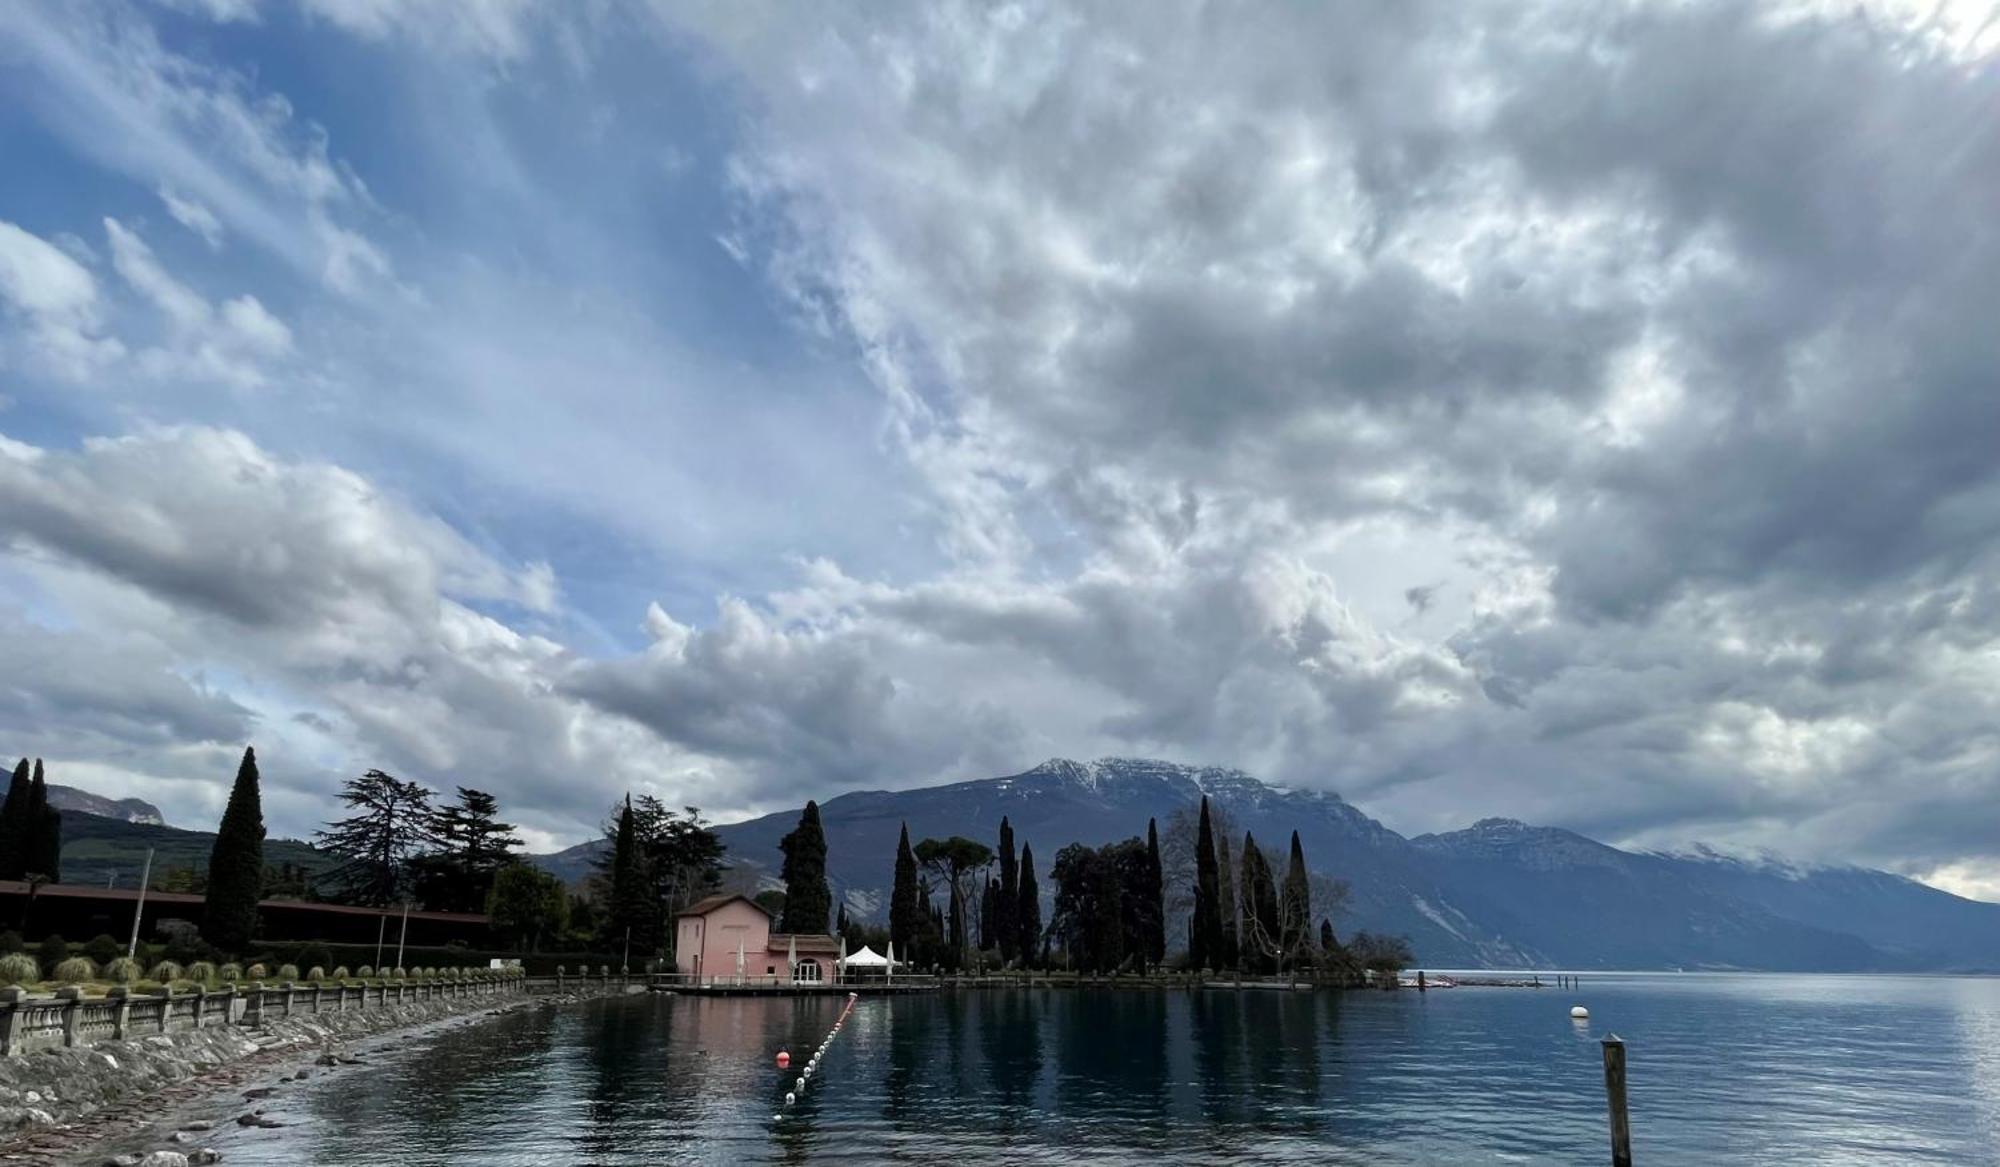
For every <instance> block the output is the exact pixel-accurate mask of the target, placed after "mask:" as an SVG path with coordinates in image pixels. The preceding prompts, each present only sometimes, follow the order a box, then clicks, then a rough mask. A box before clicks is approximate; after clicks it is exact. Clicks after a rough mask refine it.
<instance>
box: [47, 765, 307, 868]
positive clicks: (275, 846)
mask: <svg viewBox="0 0 2000 1167" xmlns="http://www.w3.org/2000/svg"><path fill="white" fill-rule="evenodd" d="M51 789H53V788H51ZM62 838H63V848H62V863H63V870H62V875H63V882H64V883H87V884H94V885H96V886H98V887H103V886H104V885H105V883H106V882H107V881H109V880H112V879H116V880H117V885H118V886H119V887H137V886H139V871H140V869H141V868H142V867H143V866H144V865H145V862H146V848H148V847H151V848H153V849H154V855H153V874H154V876H155V877H157V876H158V875H159V874H160V873H161V872H163V871H169V870H172V869H173V868H176V867H197V868H204V869H205V868H207V866H208V853H209V851H210V849H211V848H213V847H214V846H215V834H214V832H212V831H184V830H181V829H180V828H178V827H165V826H160V825H158V824H156V823H135V822H125V821H123V820H121V819H115V818H106V817H104V816H102V815H95V814H87V813H84V812H82V811H65V812H64V813H63V816H62ZM264 862H265V863H267V864H269V865H271V866H273V867H276V866H278V865H279V864H283V863H293V864H297V865H299V866H302V867H304V868H305V869H306V870H307V871H322V870H325V869H326V868H328V867H330V866H332V859H331V857H329V856H328V855H326V854H325V853H324V852H322V851H318V850H316V849H314V848H313V847H312V846H311V845H310V844H307V843H302V842H300V841H298V840H296V839H266V840H264Z"/></svg>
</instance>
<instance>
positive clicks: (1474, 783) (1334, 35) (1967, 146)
mask: <svg viewBox="0 0 2000 1167" xmlns="http://www.w3.org/2000/svg"><path fill="white" fill-rule="evenodd" d="M1996 192H2000V17H1996V15H1995V12H1994V10H1993V9H1992V8H1991V6H1990V5H1988V4H1986V3H1974V2H1967V0H1944V2H1943V3H1937V2H1935V0H1921V2H1917V0H1863V2H1862V3H1859V4H1856V3H1853V2H1852V0H1840V2H1838V3H1834V2H1827V3H1817V2H1807V0H1771V2H1768V3H1763V4H1746V3H1742V2H1740V0H1674V2H1669V0H1660V2H1658V3H1623V2H1619V0H1595V2H1592V3H1578V2H1575V0H1522V2H1515V0H1508V2H1505V3H1500V2H1492V3H1485V2H1473V3H1466V2H1464V0H1398V2H1397V3H1394V4H1382V3H1363V2H1349V3H1328V4H1300V5H1286V4H1268V3H1259V4H1235V3H1224V2H1193V0H1164V2H1162V3H1157V4H1146V5H1132V4H1102V5H1099V4H1042V3H1008V4H999V3H995V4H976V3H956V2H950V0H945V2H938V3H924V4H907V5H906V4H901V3H894V2H890V0H884V2H882V3H871V4H866V5H827V4H780V3H770V2H765V0H720V2H715V3H703V2H699V0H689V2H684V3H664V2H662V3H657V4H647V3H639V2H626V0H457V2H454V3H432V2H425V0H301V2H299V3H280V2H278V0H175V2H171V3H141V2H138V0H133V2H129V3H124V2H116V0H48V2H45V3H44V2H37V0H26V2H23V3H9V4H4V5H0V662H4V669H0V753H5V754H7V755H8V756H9V757H13V756H18V755H22V754H26V755H30V756H39V757H43V758H45V759H47V765H48V768H49V774H50V777H51V780H52V781H59V782H65V783H68V784H70V785H75V786H81V787H84V788H86V789H89V790H93V791H95V792H98V793H101V794H106V795H113V796H136V797H141V798H145V799H148V800H150V801H152V802H154V803H156V804H158V805H159V806H160V807H161V808H162V809H163V810H164V811H165V812H166V815H167V818H168V821H170V822H174V823H177V824H183V825H191V826H202V827H206V826H208V825H209V823H210V822H211V821H212V820H213V819H214V818H215V817H216V816H218V815H219V813H220V810H221V807H222V802H223V800H224V798H225V796H226V793H227V785H228V782H229V780H230V779H231V777H232V776H233V774H234V770H235V765H236V761H237V758H238V757H239V756H240V754H241V752H242V750H243V748H244V746H245V745H246V744H254V745H255V747H256V749H257V753H258V758H259V761H260V766H261V770H262V774H263V777H264V794H265V813H266V817H267V820H268V821H269V824H270V827H271V829H272V831H273V832H274V833H277V834H290V835H298V834H303V833H306V832H309V831H311V830H312V829H313V828H314V827H315V826H317V825H319V824H321V823H322V822H324V821H325V820H326V819H327V818H329V817H331V816H332V814H333V812H334V804H333V801H332V795H333V793H334V791H335V790H336V789H337V787H338V785H339V783H340V782H341V781H342V780H343V779H345V778H348V777H352V776H354V775H357V774H359V773H360V772H361V771H363V770H365V769H368V768H371V767H379V768H382V769H385V770H389V771H391V772H393V773H396V774H397V775H399V776H401V777H405V778H414V779H418V780H421V781H423V782H425V783H427V784H429V785H431V786H433V787H435V788H437V789H440V790H447V791H448V790H450V789H451V788H452V787H454V786H459V785H463V786H471V787H475V788H479V789H484V790H489V791H492V792H493V793H495V794H496V795H498V796H499V798H500V800H501V802H502V805H503V807H504V808H505V809H506V811H507V812H508V814H509V816H510V817H512V818H513V819H515V820H516V821H518V822H519V823H521V824H522V825H523V827H524V828H525V832H524V833H525V834H526V835H527V836H528V838H529V840H530V841H531V842H532V843H533V844H535V845H536V846H537V847H553V846H557V845H562V844H567V843H571V842H576V841H579V840H581V839H583V838H584V837H586V836H588V835H590V834H592V833H594V831H595V830H596V829H597V827H598V824H599V823H600V822H601V821H602V820H603V818H604V817H605V814H606V812H607V810H608V808H609V807H610V806H611V804H612V803H613V802H614V800H616V799H617V798H618V797H620V796H621V795H622V794H623V793H624V792H626V791H628V790H630V791H635V792H647V793H654V794H657V795H659V796H661V797H662V798H665V799H667V800H668V801H669V802H670V803H673V804H676V805H682V804H685V805H695V806H699V807H701V808H702V809H703V811H704V812H705V813H706V814H708V815H709V816H710V817H711V818H714V819H718V820H729V819H733V818H740V817H743V816H746V815H749V814H753V813H762V812H766V811H770V810H776V809H781V808H784V807H788V806H796V805H798V804H799V803H801V802H802V801H803V800H804V799H806V798H808V797H819V798H825V797H828V796H831V795H833V794H837V793H839V792H842V791H844V790H849V789H856V788H867V789H896V788H906V787H915V786H922V785H929V784H933V783H937V782H942V781H948V780H959V779H965V778H977V777H987V776H992V775H998V774H1007V773H1013V772H1017V771H1019V770H1022V769H1025V768H1027V767H1029V766H1032V765H1034V764H1036V763H1037V762H1040V761H1042V760H1043V759H1045V758H1048V757H1052V756H1065V757H1075V758H1091V757H1098V756H1105V755H1133V756H1147V757H1161V758H1168V759H1174V760H1179V761H1186V762H1196V763H1212V764H1224V765H1233V766H1237V767H1240V768H1242V769H1245V770H1247V771H1249V772H1251V773H1253V774H1256V775H1258V776H1260V777H1262V778H1265V779H1266V780H1269V781H1272V782H1276V783H1281V784H1284V785H1288V786H1293V787H1303V788H1316V789H1329V790H1335V791H1338V792H1340V793H1341V794H1343V795H1344V796H1346V797H1347V798H1348V799H1349V800H1351V801H1353V802H1354V803H1355V804H1357V805H1358V806H1360V807H1361V808H1362V809H1364V810H1366V811H1367V812H1368V813H1370V814H1372V815H1375V816H1376V817H1378V818H1380V819H1382V820H1383V821H1384V822H1386V823H1387V824H1388V825H1390V826H1392V827H1394V828H1396V829H1398V830H1401V831H1404V832H1406V833H1416V832H1421V831H1428V830H1448V829H1453V828H1456V827H1460V826H1463V825H1466V824H1468V823H1470V822H1472V821H1473V820H1475V819H1478V818H1481V817H1485V816H1489V815H1503V816H1508V817H1514V818H1520V819H1525V820H1528V821H1531V822H1537V823H1546V824H1551V825H1559V826H1566V827H1570V828H1573V829H1576V830H1580V831H1583V832H1585V833H1587V834H1590V835H1592V836H1594V837H1597V838H1601V839H1604V840H1606V841H1608V842H1612V843H1616V844H1620V845H1626V846H1636V847H1657V848H1677V847H1684V846H1688V845H1691V844H1693V843H1695V842H1697V841H1699V842H1705V843H1708V844H1711V845H1713V846H1715V847H1717V848H1719V849H1723V850H1730V851H1735V852H1740V853H1761V852H1771V853H1776V854H1780V855H1784V856H1789V857H1792V858H1796V859H1801V860H1808V861H1818V862H1854V863H1863V864H1867V865H1871V866H1880V867H1884V868H1888V869H1890V870H1894V871H1898V872H1902V873H1905V874H1908V875H1911V876H1913V877H1916V878H1921V879H1924V880H1927V881H1929V882H1932V883H1934V884H1936V885H1938V886H1942V887H1946V888H1950V889H1952V890H1957V891H1961V892H1964V893H1967V894H1973V895H1979V896H1984V897H1988V898H2000V570H1996V569H2000V327H1996V326H1995V324H1994V316H1993V305H1995V304H1996V303H2000V193H1996Z"/></svg>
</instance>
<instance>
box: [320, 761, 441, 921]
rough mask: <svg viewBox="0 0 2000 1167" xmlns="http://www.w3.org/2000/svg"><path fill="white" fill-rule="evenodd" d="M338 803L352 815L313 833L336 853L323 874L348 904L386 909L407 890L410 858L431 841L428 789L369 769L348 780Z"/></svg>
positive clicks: (419, 784)
mask: <svg viewBox="0 0 2000 1167" xmlns="http://www.w3.org/2000/svg"><path fill="white" fill-rule="evenodd" d="M340 801H342V802H343V803H346V804H347V806H348V808H349V809H351V810H354V811H355V812H357V813H355V814H353V815H351V816H349V817H347V818H344V819H341V820H340V821H339V822H333V823H328V824H327V829H326V830H323V831H316V832H314V837H315V838H316V839H317V841H318V842H319V845H320V846H321V847H324V848H325V849H326V850H328V851H331V852H333V853H334V854H335V855H337V856H339V857H340V860H341V862H340V865H339V866H338V867H335V868H334V869H333V870H332V871H330V872H328V873H327V875H326V878H327V879H328V880H329V881H331V882H332V883H334V884H336V885H337V886H338V887H339V888H340V891H341V894H342V895H343V896H344V897H345V898H346V899H347V901H348V902H350V903H356V904H366V905H369V906H371V907H387V906H389V905H390V904H393V903H395V902H397V901H398V900H399V899H401V898H402V896H403V895H404V894H405V892H406V891H407V890H408V888H409V866H410V860H412V859H413V858H415V857H416V856H417V854H418V853H419V852H420V851H421V850H422V849H423V848H424V847H426V846H428V845H429V844H430V843H431V842H432V835H431V822H432V818H433V816H432V813H431V792H430V791H429V790H427V789H425V787H424V786H423V784H422V783H419V782H405V781H403V780H402V779H400V778H397V777H396V776H395V775H393V774H385V773H383V772H382V771H380V770H370V771H368V772H367V773H366V774H363V775H362V776H361V777H359V778H350V779H348V781H347V785H346V786H344V787H343V788H342V789H341V792H340Z"/></svg>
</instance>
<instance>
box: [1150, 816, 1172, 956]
mask: <svg viewBox="0 0 2000 1167" xmlns="http://www.w3.org/2000/svg"><path fill="white" fill-rule="evenodd" d="M1166 890H1167V889H1166V876H1165V874H1164V873H1162V872H1161V870H1160V828H1159V825H1158V823H1157V822H1156V821H1155V820H1153V819H1147V820H1146V888H1145V909H1146V963H1147V965H1149V966H1152V967H1158V966H1159V965H1160V964H1162V963H1164V962H1165V961H1166V959H1167V911H1166V904H1165V903H1164V899H1165V895H1166Z"/></svg>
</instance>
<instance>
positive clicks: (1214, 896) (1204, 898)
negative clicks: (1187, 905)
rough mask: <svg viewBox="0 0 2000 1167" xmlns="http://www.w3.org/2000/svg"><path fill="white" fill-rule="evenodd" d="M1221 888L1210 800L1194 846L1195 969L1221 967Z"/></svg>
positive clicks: (1191, 937)
mask: <svg viewBox="0 0 2000 1167" xmlns="http://www.w3.org/2000/svg"><path fill="white" fill-rule="evenodd" d="M1223 958H1224V953H1223V949H1222V886H1221V878H1220V874H1219V869H1218V865H1217V863H1216V858H1215V832H1214V830H1213V828H1211V827H1210V825H1209V821H1208V798H1207V796H1205V795H1204V796H1203V798H1202V800H1201V824H1200V826H1199V827H1198V828H1197V830H1196V833H1195V845H1194V919H1193V920H1192V921H1191V922H1190V924H1189V932H1188V961H1189V963H1190V964H1192V965H1194V967H1196V968H1218V967H1221V966H1222V963H1223Z"/></svg>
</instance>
